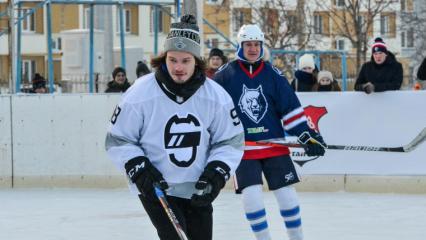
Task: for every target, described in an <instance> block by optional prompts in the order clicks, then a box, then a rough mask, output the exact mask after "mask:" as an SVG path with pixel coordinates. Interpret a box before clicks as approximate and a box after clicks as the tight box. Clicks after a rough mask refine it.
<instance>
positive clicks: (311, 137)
mask: <svg viewBox="0 0 426 240" xmlns="http://www.w3.org/2000/svg"><path fill="white" fill-rule="evenodd" d="M297 141H298V142H299V143H301V144H303V148H304V149H305V153H306V155H308V156H309V157H313V156H324V153H325V149H326V148H327V144H326V143H325V142H324V139H322V137H321V135H320V134H319V133H317V132H315V131H313V130H309V131H305V132H303V133H302V134H300V136H299V138H298V139H297Z"/></svg>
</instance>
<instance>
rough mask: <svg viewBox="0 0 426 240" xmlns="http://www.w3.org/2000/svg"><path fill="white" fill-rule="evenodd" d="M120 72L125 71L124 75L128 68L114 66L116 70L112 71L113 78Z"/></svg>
mask: <svg viewBox="0 0 426 240" xmlns="http://www.w3.org/2000/svg"><path fill="white" fill-rule="evenodd" d="M119 72H122V73H124V75H126V69H124V68H122V67H116V68H114V70H113V71H112V79H113V80H114V79H115V76H117V74H118V73H119Z"/></svg>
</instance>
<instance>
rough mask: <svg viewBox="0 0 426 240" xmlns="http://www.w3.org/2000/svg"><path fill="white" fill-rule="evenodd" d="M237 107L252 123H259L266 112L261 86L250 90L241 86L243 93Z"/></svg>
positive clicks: (266, 107) (266, 106)
mask: <svg viewBox="0 0 426 240" xmlns="http://www.w3.org/2000/svg"><path fill="white" fill-rule="evenodd" d="M238 106H239V107H240V109H241V112H243V113H245V114H246V115H247V116H248V117H249V118H250V119H251V120H252V121H253V122H255V123H259V122H260V120H262V118H263V117H264V116H265V114H266V111H267V110H268V102H267V101H266V98H265V95H263V91H262V86H259V87H258V88H256V89H250V88H248V87H246V85H244V84H243V93H242V94H241V97H240V101H239V102H238Z"/></svg>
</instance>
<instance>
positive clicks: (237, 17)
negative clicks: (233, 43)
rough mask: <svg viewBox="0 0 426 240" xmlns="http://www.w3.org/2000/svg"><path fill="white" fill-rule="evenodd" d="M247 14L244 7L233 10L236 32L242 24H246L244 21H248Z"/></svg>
mask: <svg viewBox="0 0 426 240" xmlns="http://www.w3.org/2000/svg"><path fill="white" fill-rule="evenodd" d="M245 18H246V16H245V14H244V11H242V9H233V11H232V22H233V23H234V29H233V30H234V32H238V31H239V30H240V28H241V26H243V25H244V23H245V22H246V21H247V19H245Z"/></svg>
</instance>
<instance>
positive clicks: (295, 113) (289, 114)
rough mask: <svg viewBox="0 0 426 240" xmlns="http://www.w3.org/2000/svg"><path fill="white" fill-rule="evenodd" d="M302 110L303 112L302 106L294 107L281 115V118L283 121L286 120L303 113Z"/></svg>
mask: <svg viewBox="0 0 426 240" xmlns="http://www.w3.org/2000/svg"><path fill="white" fill-rule="evenodd" d="M304 112H305V111H304V110H303V108H302V107H298V108H296V109H294V110H293V111H291V112H289V113H287V114H286V115H285V116H284V117H283V120H284V121H287V120H288V119H290V118H293V117H294V116H296V115H299V114H300V113H304Z"/></svg>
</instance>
